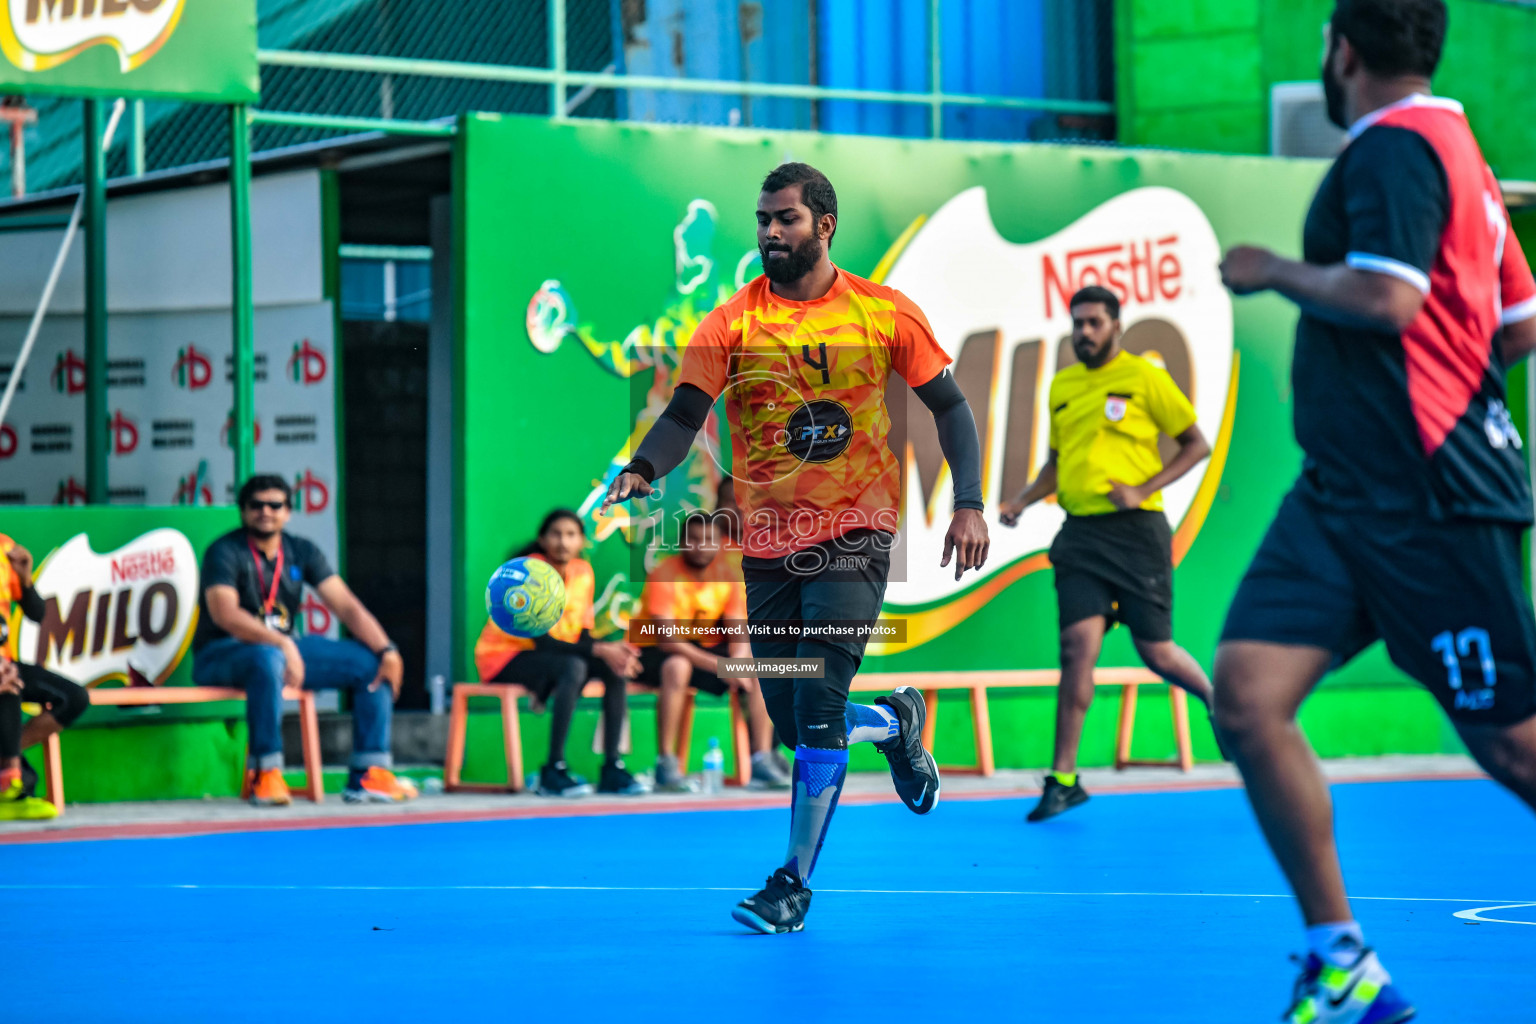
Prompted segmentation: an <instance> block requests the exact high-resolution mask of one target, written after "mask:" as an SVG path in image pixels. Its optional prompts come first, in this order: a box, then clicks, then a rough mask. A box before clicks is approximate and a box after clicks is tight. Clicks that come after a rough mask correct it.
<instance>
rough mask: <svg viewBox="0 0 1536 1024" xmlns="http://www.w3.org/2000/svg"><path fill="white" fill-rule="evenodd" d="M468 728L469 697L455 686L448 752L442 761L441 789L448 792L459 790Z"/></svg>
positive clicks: (450, 709) (450, 711)
mask: <svg viewBox="0 0 1536 1024" xmlns="http://www.w3.org/2000/svg"><path fill="white" fill-rule="evenodd" d="M468 727H469V697H468V695H467V694H465V692H464V691H463V689H461V688H460V687H457V686H456V687H454V689H453V699H452V703H451V704H450V705H449V711H448V752H447V756H446V757H445V758H444V759H443V788H444V789H446V790H448V791H449V792H452V791H453V790H456V789H458V788H459V781H460V778H461V776H462V774H463V771H464V732H465V730H466V729H467V728H468Z"/></svg>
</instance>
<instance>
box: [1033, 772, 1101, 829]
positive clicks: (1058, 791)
mask: <svg viewBox="0 0 1536 1024" xmlns="http://www.w3.org/2000/svg"><path fill="white" fill-rule="evenodd" d="M1087 802H1088V791H1087V790H1086V789H1084V788H1083V784H1082V783H1081V782H1074V783H1072V785H1070V786H1063V785H1062V784H1061V780H1060V779H1058V778H1057V777H1056V776H1054V775H1047V776H1046V777H1045V792H1043V793H1041V794H1040V802H1039V803H1038V804H1036V805H1035V809H1034V810H1032V811H1030V812H1029V816H1028V818H1026V819H1025V820H1026V821H1044V820H1045V819H1046V818H1054V817H1056V815H1058V814H1060V813H1061V812H1062V811H1070V810H1071V809H1072V808H1074V807H1076V806H1077V805H1078V804H1084V803H1087Z"/></svg>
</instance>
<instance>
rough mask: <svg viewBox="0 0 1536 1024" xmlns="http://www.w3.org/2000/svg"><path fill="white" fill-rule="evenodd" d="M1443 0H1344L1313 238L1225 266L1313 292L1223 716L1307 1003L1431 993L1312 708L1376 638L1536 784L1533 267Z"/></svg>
mask: <svg viewBox="0 0 1536 1024" xmlns="http://www.w3.org/2000/svg"><path fill="white" fill-rule="evenodd" d="M1445 27H1446V9H1445V4H1444V2H1443V0H1338V3H1337V5H1336V6H1335V9H1334V12H1333V17H1332V19H1331V21H1330V31H1329V40H1328V45H1327V51H1326V57H1325V58H1324V65H1323V84H1324V88H1325V93H1326V96H1327V100H1328V112H1329V117H1330V118H1331V119H1332V120H1333V121H1334V122H1336V123H1337V124H1338V125H1339V126H1340V127H1345V128H1347V130H1348V132H1349V137H1348V142H1347V145H1346V147H1345V149H1344V151H1343V152H1342V153H1341V154H1340V155H1339V157H1338V159H1337V161H1335V163H1334V165H1333V168H1332V170H1330V171H1329V173H1328V175H1327V177H1326V178H1324V180H1323V183H1322V185H1321V186H1320V187H1319V188H1318V192H1317V196H1316V198H1315V199H1314V200H1313V203H1312V208H1311V210H1310V212H1309V213H1308V214H1307V220H1306V227H1305V230H1304V234H1303V254H1304V259H1303V261H1301V262H1297V261H1293V260H1287V259H1282V258H1280V257H1278V256H1276V255H1274V254H1273V253H1271V252H1268V251H1266V250H1263V249H1258V248H1253V247H1249V246H1241V247H1238V248H1235V249H1233V250H1232V251H1231V252H1229V253H1228V254H1227V256H1226V259H1225V260H1224V261H1223V263H1222V268H1221V269H1222V276H1223V279H1224V280H1225V281H1226V283H1227V285H1228V286H1229V287H1231V289H1232V290H1233V291H1234V292H1236V293H1238V294H1239V295H1247V294H1251V293H1254V292H1259V291H1264V290H1274V291H1277V292H1279V293H1280V294H1282V295H1284V296H1286V297H1287V298H1289V299H1291V300H1292V301H1294V302H1295V303H1296V304H1297V305H1298V306H1300V307H1301V318H1300V322H1299V323H1298V325H1297V328H1296V350H1295V356H1294V364H1293V368H1292V383H1293V389H1294V416H1295V427H1296V439H1297V441H1298V442H1299V443H1300V445H1301V447H1302V449H1303V451H1304V453H1305V456H1306V458H1305V462H1304V464H1303V468H1302V473H1301V478H1300V479H1299V480H1298V481H1297V482H1296V485H1295V487H1294V488H1293V489H1292V491H1291V493H1290V494H1289V495H1288V496H1287V497H1286V498H1285V500H1284V502H1283V503H1282V504H1281V506H1280V510H1279V512H1278V513H1277V514H1276V517H1275V521H1274V523H1273V525H1271V527H1270V529H1269V533H1268V534H1267V535H1266V536H1265V538H1264V541H1263V543H1262V544H1261V545H1260V547H1259V550H1258V553H1257V554H1256V555H1255V556H1254V560H1253V564H1252V566H1251V567H1250V568H1249V570H1248V574H1247V576H1246V577H1245V578H1244V580H1243V582H1242V585H1241V586H1240V587H1239V588H1238V592H1237V595H1236V597H1235V598H1234V599H1233V603H1232V608H1231V611H1230V612H1229V613H1228V617H1227V622H1226V626H1225V628H1224V630H1223V632H1222V642H1221V647H1220V649H1219V651H1218V653H1217V660H1216V721H1217V725H1218V727H1219V728H1220V730H1221V732H1222V734H1223V736H1224V737H1225V740H1226V745H1227V747H1228V749H1229V750H1230V751H1231V753H1232V755H1233V759H1234V760H1235V761H1236V762H1237V765H1238V768H1239V769H1240V770H1241V771H1242V774H1243V780H1244V782H1245V783H1246V784H1247V787H1248V795H1249V799H1250V801H1251V802H1252V804H1253V808H1254V812H1255V813H1256V815H1257V817H1258V819H1259V824H1260V826H1261V827H1262V828H1263V830H1264V834H1265V837H1266V838H1267V839H1268V840H1269V845H1270V848H1271V849H1272V850H1273V851H1274V853H1275V857H1276V859H1277V860H1278V861H1279V863H1280V867H1281V868H1282V869H1283V870H1284V871H1285V873H1286V876H1287V878H1289V880H1290V882H1291V887H1292V888H1293V889H1294V890H1295V892H1296V896H1297V899H1298V900H1299V902H1300V904H1301V909H1302V913H1303V915H1304V917H1305V919H1306V924H1307V926H1308V940H1309V944H1310V946H1311V952H1310V955H1309V956H1308V958H1307V962H1306V966H1305V968H1304V971H1303V974H1302V978H1301V981H1300V982H1299V983H1298V985H1297V989H1296V994H1295V1001H1294V1005H1293V1006H1292V1007H1291V1009H1290V1011H1289V1013H1288V1014H1287V1017H1286V1019H1287V1020H1289V1021H1292V1022H1295V1024H1314V1022H1315V1024H1389V1022H1397V1021H1404V1020H1408V1019H1409V1018H1411V1017H1412V1016H1413V1015H1414V1010H1413V1007H1412V1006H1411V1005H1409V1003H1408V1002H1407V1000H1406V999H1404V998H1403V997H1402V996H1401V995H1400V994H1399V993H1398V992H1397V990H1396V988H1395V987H1394V986H1393V985H1392V983H1391V978H1390V976H1389V975H1388V974H1387V973H1386V971H1385V970H1384V969H1383V968H1382V966H1381V964H1380V962H1379V961H1378V960H1377V958H1376V955H1375V953H1373V952H1372V951H1371V949H1370V948H1369V947H1368V946H1367V945H1366V944H1365V940H1364V937H1363V935H1362V934H1361V930H1360V926H1359V925H1358V924H1356V923H1355V921H1354V919H1353V915H1352V914H1351V912H1350V909H1349V902H1348V900H1347V898H1346V897H1345V893H1344V880H1343V876H1342V873H1341V871H1340V868H1339V861H1338V854H1337V851H1336V850H1335V847H1334V839H1333V828H1332V825H1333V820H1332V818H1333V814H1332V807H1331V805H1330V802H1329V796H1328V788H1327V785H1326V783H1325V781H1324V779H1323V776H1322V774H1321V773H1320V772H1319V770H1318V768H1317V764H1316V762H1315V761H1314V759H1313V757H1312V751H1311V750H1310V749H1309V747H1308V746H1307V741H1306V738H1305V737H1304V736H1303V735H1302V733H1301V731H1300V730H1299V729H1298V728H1297V725H1296V711H1297V709H1298V707H1299V706H1300V705H1301V703H1302V701H1303V700H1304V699H1305V698H1306V696H1307V694H1308V693H1310V692H1311V690H1312V688H1313V687H1314V686H1315V685H1316V684H1317V682H1318V680H1319V679H1321V678H1322V676H1323V674H1324V673H1325V672H1327V671H1328V670H1329V669H1330V668H1331V667H1334V666H1336V665H1339V664H1341V663H1342V662H1344V661H1346V660H1348V659H1349V658H1351V657H1353V656H1354V655H1355V654H1357V653H1358V652H1359V651H1360V650H1362V649H1363V648H1364V647H1366V646H1367V645H1368V644H1370V643H1372V642H1374V641H1375V640H1377V639H1380V640H1383V641H1385V643H1386V645H1387V651H1388V653H1389V654H1390V655H1391V657H1392V660H1393V661H1394V662H1395V663H1396V664H1397V665H1398V666H1399V667H1400V668H1402V669H1403V670H1404V671H1405V672H1407V673H1408V674H1409V675H1411V676H1413V677H1414V678H1415V679H1417V680H1418V681H1419V682H1420V683H1422V684H1423V685H1424V686H1425V687H1426V688H1427V689H1429V690H1430V692H1432V693H1433V694H1434V695H1435V697H1436V698H1437V699H1438V700H1439V701H1440V703H1441V705H1442V706H1443V707H1444V708H1445V711H1446V713H1447V714H1448V715H1449V716H1450V718H1451V720H1452V721H1453V722H1454V723H1455V725H1456V729H1457V731H1458V732H1459V733H1460V734H1461V737H1462V739H1463V740H1464V741H1465V742H1466V745H1467V748H1468V749H1469V750H1470V751H1471V752H1472V754H1473V756H1474V757H1476V758H1477V760H1478V762H1479V763H1480V764H1481V765H1482V766H1483V767H1484V768H1485V769H1487V771H1488V773H1489V774H1490V775H1492V776H1493V777H1494V778H1495V779H1497V780H1498V781H1500V782H1502V783H1503V784H1504V785H1506V786H1508V787H1509V788H1510V789H1511V790H1512V791H1514V792H1515V793H1516V794H1517V795H1518V796H1520V797H1521V798H1522V799H1524V800H1525V801H1526V803H1528V804H1531V805H1532V806H1533V807H1536V717H1533V715H1536V687H1533V673H1536V622H1533V618H1532V611H1531V602H1530V599H1529V597H1528V596H1527V595H1526V592H1525V588H1524V586H1523V584H1522V579H1521V555H1520V551H1521V536H1522V534H1523V532H1524V531H1525V530H1526V529H1527V528H1528V527H1529V525H1530V522H1531V492H1530V485H1529V483H1528V481H1527V479H1526V473H1525V468H1524V464H1523V462H1524V459H1523V455H1522V453H1521V451H1520V448H1521V447H1522V442H1521V439H1520V435H1519V433H1518V432H1517V431H1516V429H1515V426H1514V424H1513V422H1512V421H1511V419H1510V415H1509V411H1508V409H1507V408H1506V406H1505V384H1504V369H1505V367H1506V366H1508V365H1509V364H1510V363H1511V362H1512V361H1513V360H1515V359H1518V358H1520V357H1522V356H1524V355H1525V354H1527V353H1528V352H1530V351H1531V349H1532V347H1533V346H1536V282H1533V280H1532V277H1531V271H1530V268H1529V267H1528V265H1527V264H1526V261H1525V257H1524V255H1523V254H1522V253H1521V251H1520V246H1519V243H1518V242H1517V241H1516V240H1515V237H1514V233H1513V231H1512V230H1511V227H1510V222H1509V216H1508V214H1507V213H1506V212H1505V209H1504V205H1503V202H1502V201H1501V198H1500V191H1499V185H1498V182H1497V181H1496V180H1495V178H1494V176H1493V173H1492V171H1490V170H1489V168H1488V166H1487V164H1486V163H1485V162H1484V160H1483V156H1482V153H1481V151H1480V150H1479V148H1478V145H1477V141H1476V140H1475V139H1474V138H1473V136H1472V131H1471V128H1470V127H1469V126H1468V124H1467V120H1466V118H1465V116H1464V115H1463V113H1462V109H1461V105H1460V104H1458V103H1456V102H1454V101H1452V100H1449V99H1444V98H1441V97H1436V96H1433V95H1431V94H1430V89H1429V78H1430V75H1431V74H1432V73H1433V72H1434V69H1435V66H1436V64H1437V63H1438V62H1439V58H1440V50H1441V44H1442V43H1443V41H1444V38H1445Z"/></svg>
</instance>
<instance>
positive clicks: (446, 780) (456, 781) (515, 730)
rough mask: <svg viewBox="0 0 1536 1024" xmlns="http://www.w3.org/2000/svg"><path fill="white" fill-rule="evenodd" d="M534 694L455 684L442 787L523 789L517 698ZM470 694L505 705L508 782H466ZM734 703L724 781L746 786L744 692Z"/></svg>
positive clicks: (689, 736)
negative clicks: (731, 768) (730, 770)
mask: <svg viewBox="0 0 1536 1024" xmlns="http://www.w3.org/2000/svg"><path fill="white" fill-rule="evenodd" d="M638 693H645V694H654V693H656V690H655V689H653V688H651V687H648V686H637V685H635V684H634V683H631V684H630V685H629V694H630V695H631V696H634V695H635V694H638ZM581 695H582V696H583V697H601V696H602V695H603V684H602V683H601V682H599V681H597V680H593V681H591V682H589V683H587V685H586V686H584V687H583V688H582V691H581ZM528 696H530V694H529V692H528V689H527V687H524V686H520V685H518V684H517V683H454V684H453V703H452V706H451V708H450V710H449V713H448V756H447V758H446V760H445V762H444V764H443V788H444V789H446V790H449V791H459V792H481V793H486V792H489V793H508V792H509V793H519V792H522V790H523V737H522V733H521V732H520V731H519V725H518V713H517V701H518V698H520V697H528ZM471 697H494V698H495V699H496V700H498V701H499V702H500V703H501V743H502V750H503V751H505V754H506V760H507V781H506V782H505V783H504V784H497V783H494V782H465V781H464V780H463V777H462V773H463V770H464V738H465V733H466V732H467V731H468V727H469V700H470V698H471ZM726 699H727V701H728V702H729V703H730V707H731V749H732V752H733V753H734V755H735V759H736V771H735V773H734V774H733V775H732V776H730V777H729V778H727V779H726V784H727V785H738V786H744V785H746V784H747V783H748V782H749V781H750V780H751V778H752V744H751V741H750V739H749V738H748V735H747V720H746V714H745V709H744V708H743V707H742V706H741V694H739V693H736V692H734V691H733V692H731V693H730V694H728V695H727V698H726ZM693 710H694V691H692V690H689V691H688V698H687V700H686V701H685V702H684V704H683V721H682V725H681V727H680V728H679V730H678V742H677V760H678V763H679V764H682V765H684V766H685V770H686V766H687V764H688V750H689V747H690V746H691V744H692V740H693Z"/></svg>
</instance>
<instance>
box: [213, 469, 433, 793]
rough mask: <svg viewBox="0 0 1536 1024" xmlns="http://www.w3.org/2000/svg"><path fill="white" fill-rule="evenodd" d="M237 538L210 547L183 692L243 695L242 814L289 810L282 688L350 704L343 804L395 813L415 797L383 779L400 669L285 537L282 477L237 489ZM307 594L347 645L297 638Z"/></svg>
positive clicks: (321, 566) (295, 542)
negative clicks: (246, 744) (188, 687)
mask: <svg viewBox="0 0 1536 1024" xmlns="http://www.w3.org/2000/svg"><path fill="white" fill-rule="evenodd" d="M239 501H240V521H241V527H240V529H238V530H233V531H231V532H230V533H226V534H225V535H224V536H222V537H220V538H219V539H218V540H216V541H214V542H213V543H212V544H210V545H209V546H208V550H207V552H206V553H205V554H204V555H203V575H202V588H203V589H202V595H201V602H200V603H201V608H200V609H199V611H200V615H199V618H198V622H197V633H196V635H195V636H194V637H193V640H192V652H193V662H192V680H193V682H195V683H197V684H198V685H200V686H234V687H239V688H241V689H243V690H245V693H246V705H245V708H246V710H245V716H246V723H247V726H248V727H249V730H250V759H249V761H248V762H247V764H246V773H247V777H248V780H249V781H250V782H251V784H252V785H251V803H253V804H255V805H257V806H258V807H271V806H282V805H287V804H289V803H291V802H292V798H291V797H290V795H289V792H288V786H287V784H286V783H285V782H284V781H283V732H282V719H283V687H284V686H292V687H302V688H304V689H306V690H327V689H345V690H350V691H351V692H352V762H351V771H350V772H349V773H348V775H347V785H346V788H345V789H344V790H343V791H342V798H343V799H344V800H346V801H347V802H348V803H392V802H394V801H398V800H410V799H412V798H414V797H415V796H416V787H415V786H414V785H412V784H411V783H410V782H409V781H408V780H405V779H397V778H396V777H395V775H394V773H393V772H392V771H390V768H391V766H392V762H391V758H390V742H389V732H390V720H391V716H392V714H393V709H394V702H395V701H396V700H397V699H398V698H399V696H400V679H401V676H402V674H403V672H404V669H405V666H404V663H403V662H402V661H401V659H400V652H399V650H398V649H397V648H396V647H395V645H394V644H393V643H391V642H390V639H389V636H388V634H386V633H385V632H384V628H383V627H382V626H380V625H379V621H378V620H377V619H375V618H374V617H373V614H372V613H371V612H369V611H368V609H367V608H365V607H363V603H362V602H361V601H359V600H358V599H357V596H356V595H355V594H353V593H352V590H351V588H349V587H348V586H347V585H346V583H345V582H343V581H342V578H341V577H340V576H338V575H336V572H335V571H334V570H333V569H332V568H331V566H330V563H329V562H327V561H326V558H325V555H324V554H323V553H322V552H321V551H320V549H319V548H318V547H316V546H315V545H314V544H312V543H310V542H309V541H307V540H305V539H304V538H302V537H295V536H294V535H292V534H290V533H286V532H284V530H283V527H285V526H286V525H287V524H288V518H289V516H290V515H292V511H293V508H292V506H293V492H292V490H291V488H289V486H288V482H287V481H286V480H284V479H283V478H282V477H279V476H271V475H258V476H253V477H251V478H250V479H249V480H247V481H246V482H245V483H244V485H242V486H241V488H240V495H239ZM306 583H307V584H309V586H310V587H311V588H313V589H314V591H315V593H316V594H317V595H319V598H320V600H321V601H323V602H325V605H326V607H327V608H329V609H330V610H331V612H332V613H333V614H334V615H335V616H336V617H337V618H338V619H340V620H341V623H342V625H344V626H345V627H346V628H347V631H348V632H349V633H350V634H351V635H352V637H353V639H350V640H332V639H330V638H328V637H323V636H302V635H300V631H299V629H298V624H299V606H300V603H301V602H302V601H303V598H304V585H305V584H306Z"/></svg>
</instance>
